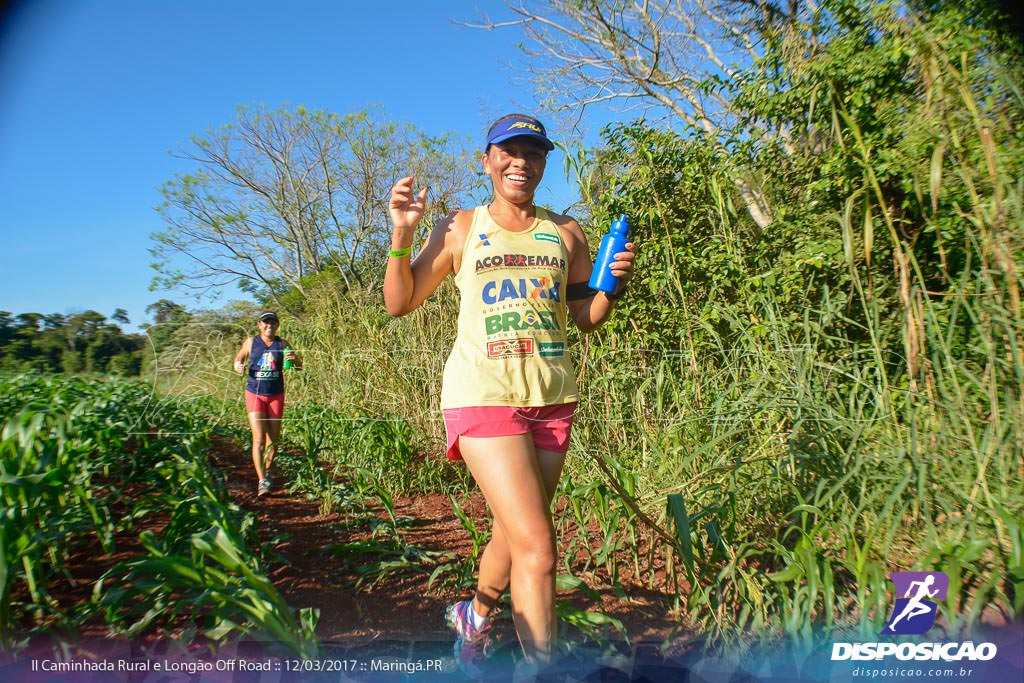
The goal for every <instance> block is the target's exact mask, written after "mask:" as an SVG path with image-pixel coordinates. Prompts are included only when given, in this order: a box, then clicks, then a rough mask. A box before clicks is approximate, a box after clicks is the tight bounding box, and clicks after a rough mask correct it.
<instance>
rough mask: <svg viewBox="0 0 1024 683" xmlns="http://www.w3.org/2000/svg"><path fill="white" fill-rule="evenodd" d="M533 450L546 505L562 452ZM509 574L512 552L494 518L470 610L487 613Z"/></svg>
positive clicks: (551, 496) (551, 495)
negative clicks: (538, 466)
mask: <svg viewBox="0 0 1024 683" xmlns="http://www.w3.org/2000/svg"><path fill="white" fill-rule="evenodd" d="M536 450H537V463H538V465H540V474H541V478H542V479H543V481H544V488H545V490H546V493H547V499H548V505H549V506H550V505H551V501H552V499H554V497H555V491H556V490H557V489H558V480H559V478H560V477H561V476H562V466H563V465H564V464H565V454H564V453H555V452H553V451H545V450H541V449H539V448H538V449H536ZM549 509H550V508H549ZM511 574H512V555H511V554H510V553H509V549H508V541H507V540H506V538H505V532H504V530H502V528H501V525H500V524H498V522H497V520H495V521H494V523H493V524H492V525H491V540H490V542H488V544H487V546H486V547H485V548H484V552H483V554H482V555H481V556H480V577H479V580H478V582H477V588H476V595H475V596H474V599H473V611H474V612H476V613H477V614H479V615H480V616H482V617H486V616H488V615H490V613H491V612H492V611H493V610H494V608H495V607H497V605H498V599H499V598H500V597H501V595H502V594H503V593H504V592H505V591H506V590H508V585H509V580H510V578H511Z"/></svg>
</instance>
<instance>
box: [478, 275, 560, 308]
mask: <svg viewBox="0 0 1024 683" xmlns="http://www.w3.org/2000/svg"><path fill="white" fill-rule="evenodd" d="M561 287H562V283H561V282H554V281H553V280H552V279H551V278H549V277H542V278H539V279H538V278H533V277H531V278H519V279H517V280H513V279H511V278H505V279H504V280H491V281H490V282H486V283H484V286H483V289H482V290H481V291H480V298H481V299H482V300H483V302H484V303H485V304H496V303H498V302H500V301H505V300H506V299H552V300H554V301H561V300H562V296H561V293H560V291H559V290H560V289H561Z"/></svg>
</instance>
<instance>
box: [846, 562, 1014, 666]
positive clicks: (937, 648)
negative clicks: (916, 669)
mask: <svg viewBox="0 0 1024 683" xmlns="http://www.w3.org/2000/svg"><path fill="white" fill-rule="evenodd" d="M889 578H890V579H892V584H893V586H894V587H895V589H896V591H895V596H896V597H895V599H894V600H893V609H892V614H891V615H890V616H889V618H888V620H887V621H886V623H885V628H884V629H882V632H881V633H880V634H879V635H884V636H901V635H921V634H923V633H926V632H927V631H928V630H929V629H930V628H931V627H932V626H933V625H934V624H935V614H936V612H937V611H938V603H939V602H942V601H945V599H946V595H947V593H948V592H949V577H948V576H947V575H946V573H945V572H893V573H892V574H890V575H889ZM996 652H997V648H996V645H995V643H974V642H973V641H970V640H967V641H964V642H962V643H961V642H934V641H933V642H919V643H899V642H893V641H886V642H867V643H842V642H840V643H832V661H848V660H854V661H871V660H875V661H877V660H883V659H885V658H886V657H895V658H896V659H898V660H901V661H911V660H913V661H919V662H923V661H939V660H942V661H944V662H956V661H961V660H966V661H988V660H990V659H992V658H993V657H995V656H996Z"/></svg>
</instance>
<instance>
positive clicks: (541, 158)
mask: <svg viewBox="0 0 1024 683" xmlns="http://www.w3.org/2000/svg"><path fill="white" fill-rule="evenodd" d="M481 161H482V162H483V167H484V173H486V174H487V175H489V176H490V177H491V184H492V185H493V187H494V194H495V195H498V196H500V197H501V198H502V199H505V200H507V201H508V202H510V203H512V204H528V203H532V202H533V194H534V192H536V191H537V186H538V185H540V181H541V178H543V177H544V167H545V166H546V165H547V150H545V149H544V147H543V146H542V145H541V144H540V143H538V142H535V141H533V140H531V139H530V138H528V137H515V138H510V139H508V140H505V141H504V142H498V143H496V144H493V145H491V146H490V147H488V148H487V152H486V153H485V154H484V155H483V157H482V159H481Z"/></svg>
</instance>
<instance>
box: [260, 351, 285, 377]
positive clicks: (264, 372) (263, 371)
mask: <svg viewBox="0 0 1024 683" xmlns="http://www.w3.org/2000/svg"><path fill="white" fill-rule="evenodd" d="M279 376H280V375H279V374H278V370H277V360H275V359H274V354H273V353H272V352H270V351H264V352H263V355H262V356H260V364H259V367H258V368H256V379H276V378H277V377H279Z"/></svg>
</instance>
